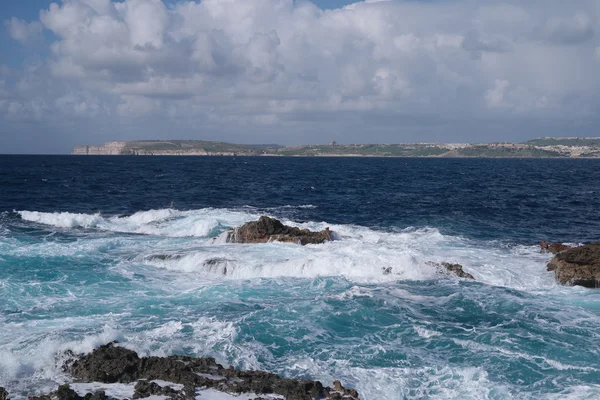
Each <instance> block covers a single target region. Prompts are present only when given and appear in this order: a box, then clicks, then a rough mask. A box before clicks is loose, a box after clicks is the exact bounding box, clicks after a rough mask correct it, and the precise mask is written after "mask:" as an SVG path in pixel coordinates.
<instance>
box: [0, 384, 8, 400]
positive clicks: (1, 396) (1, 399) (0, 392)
mask: <svg viewBox="0 0 600 400" xmlns="http://www.w3.org/2000/svg"><path fill="white" fill-rule="evenodd" d="M0 400H8V392H7V391H6V389H4V388H3V387H1V386H0Z"/></svg>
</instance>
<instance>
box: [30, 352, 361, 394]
mask: <svg viewBox="0 0 600 400" xmlns="http://www.w3.org/2000/svg"><path fill="white" fill-rule="evenodd" d="M64 369H65V371H66V372H68V373H70V374H71V375H73V377H75V378H76V379H77V380H79V381H82V382H102V383H125V384H130V383H134V382H135V394H134V398H144V397H148V396H150V395H162V396H167V397H168V398H171V399H194V398H195V397H196V396H197V394H196V391H197V390H198V389H214V390H218V391H221V392H226V393H230V394H241V393H253V394H256V395H257V396H258V397H257V399H260V395H264V394H277V395H280V396H283V397H285V398H286V399H288V400H312V399H346V400H358V399H359V395H358V392H356V390H354V389H346V388H344V387H343V386H342V384H341V383H340V382H339V381H335V382H334V384H333V388H330V387H324V386H323V385H322V384H321V382H319V381H311V380H304V379H287V378H281V377H280V376H278V375H276V374H271V373H268V372H263V371H241V370H235V369H234V368H233V367H229V368H224V367H223V366H222V365H220V364H217V362H216V361H215V359H214V358H193V357H185V356H171V357H139V356H138V355H137V353H135V352H134V351H132V350H128V349H125V348H123V347H119V346H117V345H116V344H115V343H110V344H108V345H105V346H102V347H100V348H98V349H96V350H94V351H93V352H91V353H89V354H86V355H80V356H78V357H76V358H75V359H74V360H72V361H70V362H68V363H67V364H65V367H64ZM165 381H166V382H170V383H172V384H175V385H177V386H178V387H179V388H180V389H177V388H175V387H170V386H164V384H162V385H163V386H161V382H165ZM101 395H102V393H95V394H92V393H88V394H86V395H85V396H83V398H84V399H85V400H96V399H97V400H103V399H102V397H101ZM92 396H95V397H94V398H93V399H92ZM49 398H59V400H80V399H81V397H80V395H78V394H77V393H75V392H74V391H72V390H71V389H70V388H69V387H68V386H67V385H65V386H61V387H60V388H59V390H58V391H56V392H54V393H51V394H50V395H48V396H42V397H40V398H38V400H43V399H49Z"/></svg>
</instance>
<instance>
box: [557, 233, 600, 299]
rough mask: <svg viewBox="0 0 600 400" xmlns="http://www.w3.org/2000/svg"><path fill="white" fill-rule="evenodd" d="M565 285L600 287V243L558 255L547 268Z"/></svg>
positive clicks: (572, 249) (575, 248)
mask: <svg viewBox="0 0 600 400" xmlns="http://www.w3.org/2000/svg"><path fill="white" fill-rule="evenodd" d="M547 270H548V271H554V275H555V277H556V280H557V281H558V282H559V283H561V284H563V285H577V286H584V287H588V288H597V287H600V242H595V243H591V244H588V245H585V246H579V247H573V248H571V249H568V250H565V251H562V252H560V253H558V254H557V255H556V256H555V257H554V258H553V259H552V261H550V263H548V266H547Z"/></svg>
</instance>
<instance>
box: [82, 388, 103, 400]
mask: <svg viewBox="0 0 600 400" xmlns="http://www.w3.org/2000/svg"><path fill="white" fill-rule="evenodd" d="M83 400H108V396H107V395H106V393H105V392H104V390H96V391H95V392H94V393H87V394H86V395H85V396H83Z"/></svg>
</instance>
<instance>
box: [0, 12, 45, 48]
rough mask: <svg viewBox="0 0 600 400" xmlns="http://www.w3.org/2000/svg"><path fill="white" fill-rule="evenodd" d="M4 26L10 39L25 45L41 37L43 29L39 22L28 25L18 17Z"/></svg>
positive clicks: (6, 22)
mask: <svg viewBox="0 0 600 400" xmlns="http://www.w3.org/2000/svg"><path fill="white" fill-rule="evenodd" d="M4 25H5V26H6V29H7V30H8V33H9V34H10V37H11V38H13V39H14V40H16V41H18V42H21V43H23V44H25V43H27V42H29V41H31V40H33V39H36V38H38V37H40V36H41V33H42V29H43V27H42V24H41V23H40V22H38V21H34V22H30V23H27V22H25V21H23V20H22V19H19V18H16V17H12V18H11V19H9V20H7V21H5V22H4Z"/></svg>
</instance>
